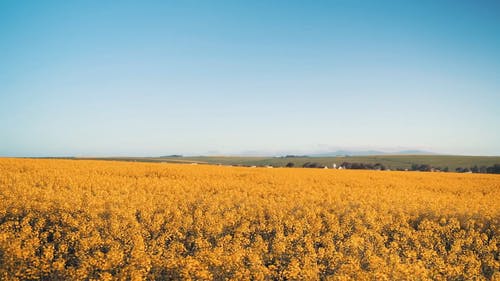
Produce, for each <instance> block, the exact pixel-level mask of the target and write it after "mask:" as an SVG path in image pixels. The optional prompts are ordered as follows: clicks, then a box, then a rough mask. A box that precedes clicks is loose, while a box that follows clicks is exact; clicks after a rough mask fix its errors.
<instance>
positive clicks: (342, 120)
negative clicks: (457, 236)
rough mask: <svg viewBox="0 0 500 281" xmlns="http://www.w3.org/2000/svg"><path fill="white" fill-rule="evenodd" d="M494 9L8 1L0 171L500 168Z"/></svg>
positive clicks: (1, 25)
mask: <svg viewBox="0 0 500 281" xmlns="http://www.w3.org/2000/svg"><path fill="white" fill-rule="evenodd" d="M499 3H500V2H499V1H440V0H438V1H356V0H354V1H347V0H346V1H10V0H5V1H0V156H72V155H74V156H125V155H129V156H158V155H168V154H185V155H193V154H240V153H248V152H255V153H260V154H275V153H278V154H279V153H285V152H286V153H312V152H324V151H328V150H336V149H363V150H366V149H378V150H389V151H394V150H402V149H422V150H427V151H433V152H439V153H450V154H468V155H500V129H499V128H500V125H499V124H500V4H499Z"/></svg>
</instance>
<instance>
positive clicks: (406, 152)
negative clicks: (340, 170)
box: [309, 150, 437, 157]
mask: <svg viewBox="0 0 500 281" xmlns="http://www.w3.org/2000/svg"><path fill="white" fill-rule="evenodd" d="M372 155H437V153H434V152H429V151H423V150H401V151H396V152H385V151H379V150H337V151H333V152H325V153H317V154H309V156H313V157H332V156H372Z"/></svg>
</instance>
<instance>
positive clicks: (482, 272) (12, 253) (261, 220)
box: [0, 158, 500, 280]
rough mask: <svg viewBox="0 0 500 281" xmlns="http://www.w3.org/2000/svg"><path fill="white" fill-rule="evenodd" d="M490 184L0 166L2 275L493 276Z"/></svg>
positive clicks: (103, 164)
mask: <svg viewBox="0 0 500 281" xmlns="http://www.w3.org/2000/svg"><path fill="white" fill-rule="evenodd" d="M499 199H500V176H498V175H486V174H456V173H422V172H387V171H362V170H357V171H353V170H340V171H339V170H322V169H285V168H283V169H266V168H241V167H224V166H222V167H219V166H210V165H185V164H165V163H132V162H114V161H86V160H81V161H74V160H40V159H38V160H32V159H5V158H4V159H0V279H1V280H16V279H17V280H35V279H45V280H66V279H69V280H91V279H101V280H114V279H118V280H127V279H128V280H142V279H148V280H170V279H174V280H175V279H193V280H214V279H215V280H225V279H229V280H294V279H295V280H346V279H352V280H408V279H410V280H427V279H429V280H471V279H476V280H500V272H499V268H500V261H499V258H500V257H499V256H500V254H499V227H500V200H499Z"/></svg>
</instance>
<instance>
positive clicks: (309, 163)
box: [287, 162, 326, 168]
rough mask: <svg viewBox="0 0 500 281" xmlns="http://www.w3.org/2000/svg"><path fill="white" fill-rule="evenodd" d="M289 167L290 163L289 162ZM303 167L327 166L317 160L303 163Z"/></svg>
mask: <svg viewBox="0 0 500 281" xmlns="http://www.w3.org/2000/svg"><path fill="white" fill-rule="evenodd" d="M287 167H288V164H287ZM302 167H303V168H325V167H326V166H325V165H323V164H320V163H316V162H306V163H304V165H302Z"/></svg>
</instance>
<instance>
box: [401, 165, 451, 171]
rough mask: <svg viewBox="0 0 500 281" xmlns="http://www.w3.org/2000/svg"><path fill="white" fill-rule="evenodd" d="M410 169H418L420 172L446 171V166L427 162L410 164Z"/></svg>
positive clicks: (447, 169)
mask: <svg viewBox="0 0 500 281" xmlns="http://www.w3.org/2000/svg"><path fill="white" fill-rule="evenodd" d="M410 171H420V172H448V171H449V168H448V167H444V168H441V167H433V166H431V165H429V164H412V165H411V169H410Z"/></svg>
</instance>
